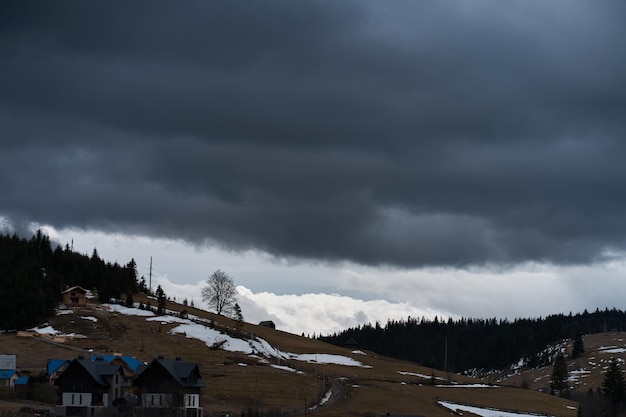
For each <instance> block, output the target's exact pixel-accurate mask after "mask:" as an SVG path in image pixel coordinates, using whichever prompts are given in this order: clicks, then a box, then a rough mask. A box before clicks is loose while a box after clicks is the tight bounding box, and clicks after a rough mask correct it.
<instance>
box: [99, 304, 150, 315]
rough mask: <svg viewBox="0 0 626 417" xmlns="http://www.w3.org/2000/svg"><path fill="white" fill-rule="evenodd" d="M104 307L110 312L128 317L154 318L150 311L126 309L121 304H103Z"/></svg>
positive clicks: (133, 308)
mask: <svg viewBox="0 0 626 417" xmlns="http://www.w3.org/2000/svg"><path fill="white" fill-rule="evenodd" d="M103 306H105V307H106V308H108V309H109V311H113V312H115V313H120V314H124V315H126V316H140V317H148V316H154V312H152V311H150V310H142V309H140V308H135V307H124V306H121V305H119V304H103Z"/></svg>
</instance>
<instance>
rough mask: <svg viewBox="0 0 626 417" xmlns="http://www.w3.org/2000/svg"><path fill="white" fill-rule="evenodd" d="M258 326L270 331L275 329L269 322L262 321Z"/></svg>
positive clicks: (272, 323) (271, 322)
mask: <svg viewBox="0 0 626 417" xmlns="http://www.w3.org/2000/svg"><path fill="white" fill-rule="evenodd" d="M259 326H262V327H269V328H270V329H275V328H276V325H275V324H274V322H273V321H271V320H265V321H262V322H260V323H259Z"/></svg>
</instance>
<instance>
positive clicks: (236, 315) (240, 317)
mask: <svg viewBox="0 0 626 417" xmlns="http://www.w3.org/2000/svg"><path fill="white" fill-rule="evenodd" d="M233 310H234V313H233V318H234V319H235V321H237V323H238V324H239V325H241V324H243V314H242V313H241V307H239V303H235V306H234V307H233Z"/></svg>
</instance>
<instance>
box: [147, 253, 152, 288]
mask: <svg viewBox="0 0 626 417" xmlns="http://www.w3.org/2000/svg"><path fill="white" fill-rule="evenodd" d="M148 294H152V256H151V257H150V283H149V284H148Z"/></svg>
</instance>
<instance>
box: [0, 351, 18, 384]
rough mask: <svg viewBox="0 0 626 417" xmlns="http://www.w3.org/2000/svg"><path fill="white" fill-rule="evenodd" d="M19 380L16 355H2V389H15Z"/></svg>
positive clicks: (0, 371) (0, 377) (0, 376)
mask: <svg viewBox="0 0 626 417" xmlns="http://www.w3.org/2000/svg"><path fill="white" fill-rule="evenodd" d="M18 378H19V374H18V373H17V360H16V356H15V355H0V387H11V388H12V387H14V386H15V381H16V380H17V379H18Z"/></svg>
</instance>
